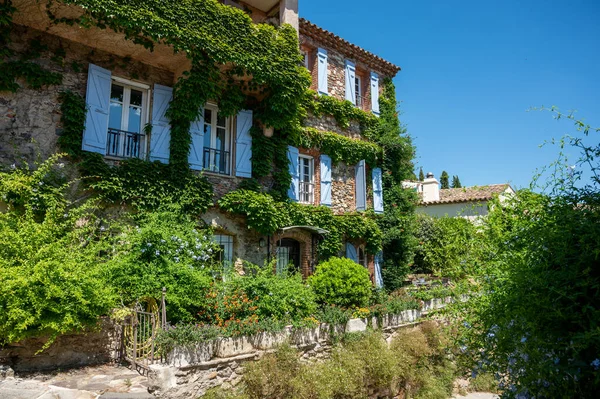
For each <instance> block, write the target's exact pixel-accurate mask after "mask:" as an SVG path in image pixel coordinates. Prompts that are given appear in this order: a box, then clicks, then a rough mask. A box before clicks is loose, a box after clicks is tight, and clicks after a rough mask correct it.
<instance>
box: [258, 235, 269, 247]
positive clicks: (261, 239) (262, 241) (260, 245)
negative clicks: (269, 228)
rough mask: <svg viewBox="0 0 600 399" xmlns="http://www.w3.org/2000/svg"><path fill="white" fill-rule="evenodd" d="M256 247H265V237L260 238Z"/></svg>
mask: <svg viewBox="0 0 600 399" xmlns="http://www.w3.org/2000/svg"><path fill="white" fill-rule="evenodd" d="M258 246H259V247H261V248H264V247H266V246H267V240H266V239H265V237H261V238H260V240H258Z"/></svg>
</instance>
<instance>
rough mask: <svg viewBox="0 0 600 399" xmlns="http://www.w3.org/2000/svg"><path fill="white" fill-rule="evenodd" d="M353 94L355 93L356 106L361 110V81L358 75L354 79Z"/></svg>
mask: <svg viewBox="0 0 600 399" xmlns="http://www.w3.org/2000/svg"><path fill="white" fill-rule="evenodd" d="M354 92H355V93H356V106H357V107H358V108H362V106H363V102H364V101H363V97H362V80H361V79H360V76H358V75H356V77H355V78H354Z"/></svg>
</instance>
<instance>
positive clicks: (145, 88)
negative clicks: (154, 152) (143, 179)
mask: <svg viewBox="0 0 600 399" xmlns="http://www.w3.org/2000/svg"><path fill="white" fill-rule="evenodd" d="M112 85H117V86H121V87H123V102H122V103H121V105H122V113H121V129H119V130H123V131H126V132H129V105H130V102H131V89H134V90H138V91H141V92H142V105H141V107H140V108H141V111H142V114H141V116H140V131H139V134H140V136H141V142H140V153H139V156H138V158H139V159H145V158H146V154H147V152H148V151H147V145H148V137H147V136H146V132H145V130H146V125H147V124H148V122H149V120H148V119H149V118H148V116H149V115H150V101H149V98H150V94H151V93H150V86H149V85H146V84H143V83H139V82H134V81H133V80H129V79H125V78H121V77H118V76H111V86H110V87H111V88H110V90H111V92H110V94H109V98H108V101H109V107H110V104H112V102H113V100H112ZM132 133H133V132H132ZM136 133H137V132H136ZM106 135H107V143H108V142H109V140H110V137H109V136H108V130H107V131H106ZM108 157H109V158H113V157H114V158H123V157H121V156H119V155H108Z"/></svg>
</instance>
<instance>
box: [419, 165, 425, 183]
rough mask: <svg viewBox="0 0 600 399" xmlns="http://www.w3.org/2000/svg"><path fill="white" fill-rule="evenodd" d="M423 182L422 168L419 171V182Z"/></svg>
mask: <svg viewBox="0 0 600 399" xmlns="http://www.w3.org/2000/svg"><path fill="white" fill-rule="evenodd" d="M424 180H425V173H423V167H421V168H420V169H419V181H424Z"/></svg>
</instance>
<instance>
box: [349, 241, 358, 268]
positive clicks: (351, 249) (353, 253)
mask: <svg viewBox="0 0 600 399" xmlns="http://www.w3.org/2000/svg"><path fill="white" fill-rule="evenodd" d="M346 258H348V259H351V260H353V261H355V262H356V263H358V252H357V251H356V247H355V246H354V245H352V244H350V243H349V242H347V243H346Z"/></svg>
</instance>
